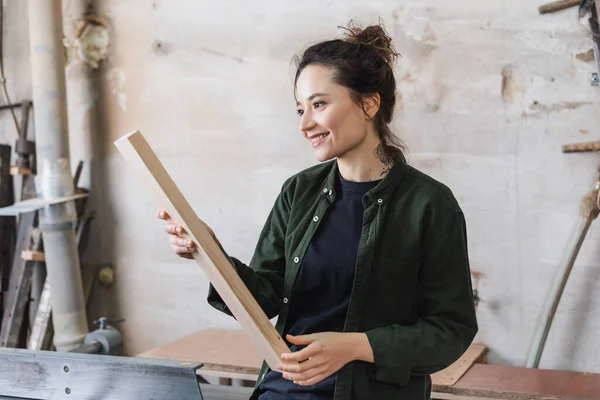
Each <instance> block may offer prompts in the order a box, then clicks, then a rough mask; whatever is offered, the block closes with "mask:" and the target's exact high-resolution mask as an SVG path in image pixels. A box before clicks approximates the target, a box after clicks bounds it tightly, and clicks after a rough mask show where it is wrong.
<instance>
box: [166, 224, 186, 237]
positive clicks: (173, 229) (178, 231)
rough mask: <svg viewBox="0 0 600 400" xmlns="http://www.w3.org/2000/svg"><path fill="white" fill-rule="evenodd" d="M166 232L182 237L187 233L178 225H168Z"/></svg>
mask: <svg viewBox="0 0 600 400" xmlns="http://www.w3.org/2000/svg"><path fill="white" fill-rule="evenodd" d="M165 231H166V232H167V233H170V234H171V235H182V234H183V233H184V232H185V230H184V229H183V227H182V226H180V225H177V224H166V225H165Z"/></svg>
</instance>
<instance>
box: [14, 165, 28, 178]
mask: <svg viewBox="0 0 600 400" xmlns="http://www.w3.org/2000/svg"><path fill="white" fill-rule="evenodd" d="M32 173H33V172H32V171H31V169H29V168H21V167H16V166H15V167H10V174H11V175H13V176H14V175H31V174H32Z"/></svg>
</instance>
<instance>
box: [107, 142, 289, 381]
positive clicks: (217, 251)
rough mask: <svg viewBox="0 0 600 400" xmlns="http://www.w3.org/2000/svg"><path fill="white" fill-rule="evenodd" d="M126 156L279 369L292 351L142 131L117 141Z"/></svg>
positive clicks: (233, 309)
mask: <svg viewBox="0 0 600 400" xmlns="http://www.w3.org/2000/svg"><path fill="white" fill-rule="evenodd" d="M115 145H116V146H117V148H118V149H119V151H120V152H121V154H122V155H123V157H124V158H125V159H126V160H127V161H128V162H129V163H130V164H131V165H132V166H133V167H135V169H136V171H137V172H138V173H140V174H141V176H142V178H143V179H142V181H143V182H145V183H146V184H148V187H149V188H150V189H152V193H153V195H154V197H155V199H156V201H157V202H158V204H157V205H158V206H159V207H160V208H163V209H165V210H166V211H167V212H168V213H169V214H170V215H171V217H172V218H173V219H174V220H175V221H177V222H178V223H180V224H181V225H183V226H184V228H185V229H186V232H187V233H188V234H189V236H190V237H191V239H192V240H193V241H194V242H195V244H196V247H197V249H198V250H197V251H196V252H195V253H194V259H195V260H196V262H197V263H198V265H199V266H200V267H201V268H202V270H203V271H204V273H205V274H206V276H207V277H208V279H209V280H210V282H211V283H212V284H213V286H214V287H215V289H216V290H217V292H218V293H219V294H220V295H221V297H222V298H223V300H224V302H225V304H226V305H227V307H228V308H229V309H230V310H231V313H232V314H233V315H234V317H235V318H236V320H237V321H238V322H239V324H240V325H241V327H242V328H243V329H244V330H245V331H246V332H248V334H249V335H250V337H251V338H252V339H253V341H254V343H255V344H256V346H257V347H258V349H259V351H260V353H261V355H262V356H263V357H264V359H265V361H266V362H267V363H268V364H269V366H270V367H271V368H272V369H273V370H278V368H277V365H278V364H279V362H280V355H281V354H282V353H287V352H289V351H290V350H289V348H288V346H287V344H286V343H285V342H284V341H283V339H282V338H281V336H280V335H279V333H278V332H277V331H276V330H275V327H274V326H273V325H272V324H271V322H270V321H269V319H268V318H267V316H266V315H265V313H264V312H263V310H262V309H261V308H260V306H259V305H258V303H257V302H256V300H255V299H254V297H253V296H252V294H251V293H250V291H249V290H248V288H247V287H246V285H244V282H242V280H241V279H240V277H239V275H238V274H237V272H236V270H235V268H234V267H233V266H232V265H231V263H230V261H229V260H228V258H227V256H226V255H225V254H224V253H223V251H222V250H221V248H220V247H219V245H218V244H217V243H216V241H215V240H214V239H213V237H212V236H211V234H210V231H209V230H208V227H207V225H206V224H205V223H204V222H203V221H202V220H200V218H198V216H197V215H196V213H195V212H194V210H193V209H192V207H191V206H190V205H189V203H188V202H187V200H186V199H185V197H184V196H183V194H182V193H181V191H180V190H179V188H178V187H177V185H175V182H173V180H172V179H171V177H170V176H169V174H168V173H167V171H166V169H165V168H164V166H163V165H162V163H161V162H160V160H159V159H158V157H157V156H156V154H155V153H154V151H153V150H152V148H151V147H150V145H149V144H148V142H146V139H145V138H144V136H143V135H142V134H141V132H139V131H135V132H132V133H129V134H127V135H125V136H123V137H122V138H120V139H118V140H117V141H115Z"/></svg>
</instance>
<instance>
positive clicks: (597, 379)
mask: <svg viewBox="0 0 600 400" xmlns="http://www.w3.org/2000/svg"><path fill="white" fill-rule="evenodd" d="M437 391H438V392H446V393H451V394H453V395H456V396H470V397H482V398H491V399H511V400H542V399H548V398H552V399H555V400H575V399H578V400H581V399H598V398H600V374H592V373H585V372H573V371H559V370H544V369H533V368H522V367H507V366H501V365H488V364H474V365H473V366H472V367H471V368H470V369H469V370H468V371H467V372H466V373H465V374H464V375H463V377H462V378H461V379H460V380H459V381H458V382H457V383H456V384H455V385H454V386H446V387H438V388H437Z"/></svg>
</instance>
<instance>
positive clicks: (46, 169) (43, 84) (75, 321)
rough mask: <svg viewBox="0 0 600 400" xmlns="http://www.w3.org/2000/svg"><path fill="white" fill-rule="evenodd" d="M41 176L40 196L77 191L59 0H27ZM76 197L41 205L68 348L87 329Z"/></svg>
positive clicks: (60, 341)
mask: <svg viewBox="0 0 600 400" xmlns="http://www.w3.org/2000/svg"><path fill="white" fill-rule="evenodd" d="M28 9H29V40H30V51H31V73H32V88H33V103H34V104H35V112H34V118H35V126H36V153H37V172H38V174H37V176H36V189H37V192H38V196H39V197H42V198H46V199H47V198H56V197H61V196H67V195H71V194H73V192H74V187H73V178H72V175H71V165H70V160H69V156H70V155H69V130H68V122H67V97H66V87H65V54H64V49H63V45H62V39H63V23H62V4H61V1H60V0H28ZM76 219H77V216H76V212H75V203H74V202H72V201H70V202H67V203H61V204H57V205H52V206H47V207H46V208H44V209H43V210H40V226H41V230H42V235H43V240H44V249H45V255H46V269H47V274H48V278H49V280H50V282H51V285H52V299H51V301H52V321H53V325H54V330H55V333H54V345H55V346H56V349H57V350H58V351H68V350H69V349H71V348H74V347H77V346H78V345H79V344H81V343H82V342H83V340H84V338H85V336H86V334H87V333H88V327H87V318H86V311H85V301H84V296H83V288H82V283H81V281H82V279H81V270H80V266H79V255H78V252H77V245H76V241H75V232H74V224H75V222H76Z"/></svg>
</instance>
